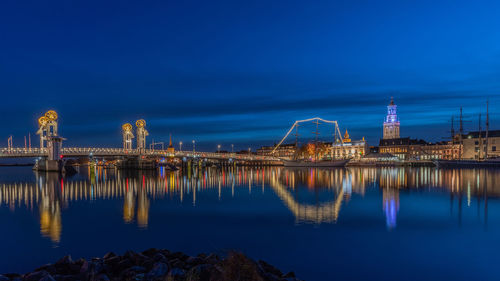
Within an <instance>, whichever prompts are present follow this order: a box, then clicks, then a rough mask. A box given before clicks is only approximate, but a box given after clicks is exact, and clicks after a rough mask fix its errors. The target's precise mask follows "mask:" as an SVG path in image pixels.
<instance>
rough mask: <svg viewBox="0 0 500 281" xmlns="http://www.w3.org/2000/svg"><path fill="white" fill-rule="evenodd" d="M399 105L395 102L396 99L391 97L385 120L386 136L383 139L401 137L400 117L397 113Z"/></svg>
mask: <svg viewBox="0 0 500 281" xmlns="http://www.w3.org/2000/svg"><path fill="white" fill-rule="evenodd" d="M397 110H398V106H397V105H396V104H394V99H393V98H392V97H391V102H390V103H389V105H388V106H387V116H386V117H385V120H384V136H383V139H397V138H399V119H398V114H397Z"/></svg>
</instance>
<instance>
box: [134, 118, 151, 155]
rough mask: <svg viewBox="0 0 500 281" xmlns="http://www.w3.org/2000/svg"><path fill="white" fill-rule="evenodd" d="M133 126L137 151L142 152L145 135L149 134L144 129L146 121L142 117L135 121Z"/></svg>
mask: <svg viewBox="0 0 500 281" xmlns="http://www.w3.org/2000/svg"><path fill="white" fill-rule="evenodd" d="M135 126H136V127H137V130H136V135H137V150H138V151H139V153H142V152H144V150H145V149H146V137H147V136H148V135H149V133H148V131H147V130H146V121H145V120H144V119H139V120H137V121H136V122H135Z"/></svg>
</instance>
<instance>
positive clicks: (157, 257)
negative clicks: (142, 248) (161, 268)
mask: <svg viewBox="0 0 500 281" xmlns="http://www.w3.org/2000/svg"><path fill="white" fill-rule="evenodd" d="M153 260H154V261H156V262H158V261H161V262H165V263H166V262H167V258H166V257H165V255H163V254H162V253H157V254H155V255H154V257H153Z"/></svg>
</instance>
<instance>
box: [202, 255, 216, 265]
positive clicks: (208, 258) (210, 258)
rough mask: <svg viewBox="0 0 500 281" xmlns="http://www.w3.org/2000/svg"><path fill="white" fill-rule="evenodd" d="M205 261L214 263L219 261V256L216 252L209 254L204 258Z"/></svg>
mask: <svg viewBox="0 0 500 281" xmlns="http://www.w3.org/2000/svg"><path fill="white" fill-rule="evenodd" d="M205 261H206V262H207V263H211V264H216V263H218V262H219V261H220V258H219V256H217V255H216V254H210V255H208V256H207V257H206V258H205Z"/></svg>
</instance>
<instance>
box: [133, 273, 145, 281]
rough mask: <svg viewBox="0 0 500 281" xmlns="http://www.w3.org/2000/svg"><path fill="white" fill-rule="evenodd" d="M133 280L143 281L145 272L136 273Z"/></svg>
mask: <svg viewBox="0 0 500 281" xmlns="http://www.w3.org/2000/svg"><path fill="white" fill-rule="evenodd" d="M132 280H134V281H142V280H144V273H139V274H136V275H135V276H134V278H133V279H132Z"/></svg>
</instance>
